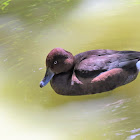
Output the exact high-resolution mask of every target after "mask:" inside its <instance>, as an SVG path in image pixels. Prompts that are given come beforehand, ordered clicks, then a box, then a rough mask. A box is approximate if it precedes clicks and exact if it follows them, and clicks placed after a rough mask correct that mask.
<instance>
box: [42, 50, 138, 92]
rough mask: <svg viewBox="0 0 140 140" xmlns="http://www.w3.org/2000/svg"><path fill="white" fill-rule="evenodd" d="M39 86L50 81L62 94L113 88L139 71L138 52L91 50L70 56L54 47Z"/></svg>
mask: <svg viewBox="0 0 140 140" xmlns="http://www.w3.org/2000/svg"><path fill="white" fill-rule="evenodd" d="M46 66H47V71H46V74H45V77H44V79H43V80H42V81H41V82H40V87H41V88H42V87H44V86H45V85H46V84H47V83H48V82H50V84H51V86H52V88H53V89H54V91H55V92H56V93H58V94H61V95H87V94H95V93H101V92H106V91H110V90H113V89H115V88H117V87H119V86H122V85H125V84H127V83H130V82H131V81H133V80H134V79H135V78H136V77H137V75H138V72H139V71H140V52H136V51H115V50H91V51H87V52H83V53H80V54H77V55H75V56H73V55H72V54H71V53H70V52H68V51H66V50H64V49H62V48H55V49H53V50H52V51H51V52H50V53H49V54H48V56H47V58H46Z"/></svg>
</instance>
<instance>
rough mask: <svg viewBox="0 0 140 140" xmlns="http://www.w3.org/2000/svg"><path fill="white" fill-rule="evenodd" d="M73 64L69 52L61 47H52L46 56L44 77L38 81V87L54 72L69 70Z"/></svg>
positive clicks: (72, 58) (45, 82) (43, 84)
mask: <svg viewBox="0 0 140 140" xmlns="http://www.w3.org/2000/svg"><path fill="white" fill-rule="evenodd" d="M73 65H74V57H73V55H72V54H71V53H70V52H67V51H66V50H64V49H62V48H55V49H53V50H52V51H51V52H50V53H49V54H48V56H47V58H46V67H47V71H46V74H45V77H44V78H43V80H42V81H41V82H40V87H41V88H42V87H44V86H45V85H46V84H47V83H48V82H49V81H50V80H51V79H52V78H53V76H54V75H55V74H59V73H63V72H67V71H69V70H70V69H71V68H72V67H73Z"/></svg>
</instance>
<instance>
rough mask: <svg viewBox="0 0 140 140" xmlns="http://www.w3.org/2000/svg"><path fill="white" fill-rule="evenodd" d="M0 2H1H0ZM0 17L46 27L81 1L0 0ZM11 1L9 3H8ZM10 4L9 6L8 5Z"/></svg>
mask: <svg viewBox="0 0 140 140" xmlns="http://www.w3.org/2000/svg"><path fill="white" fill-rule="evenodd" d="M0 1H1V0H0ZM2 1H3V2H1V3H2V4H1V5H2V6H0V10H1V12H0V15H2V14H3V13H5V14H8V15H15V16H18V18H19V19H22V20H23V21H25V22H28V23H30V24H34V25H41V26H42V25H46V24H47V25H48V24H50V23H52V22H55V20H57V19H59V18H60V17H62V16H64V15H65V13H66V12H67V11H69V10H70V9H71V8H72V7H73V6H74V5H76V4H77V3H79V1H81V0H76V1H75V0H2ZM10 1H11V3H10ZM9 3H10V4H9Z"/></svg>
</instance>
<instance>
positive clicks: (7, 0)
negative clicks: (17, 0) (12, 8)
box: [0, 0, 11, 11]
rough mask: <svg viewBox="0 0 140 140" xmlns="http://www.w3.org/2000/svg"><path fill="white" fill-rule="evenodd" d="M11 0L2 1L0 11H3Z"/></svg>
mask: <svg viewBox="0 0 140 140" xmlns="http://www.w3.org/2000/svg"><path fill="white" fill-rule="evenodd" d="M10 1H11V0H4V1H1V3H2V4H1V6H0V9H1V10H2V11H3V10H4V9H5V8H6V7H7V6H8V5H9V3H10Z"/></svg>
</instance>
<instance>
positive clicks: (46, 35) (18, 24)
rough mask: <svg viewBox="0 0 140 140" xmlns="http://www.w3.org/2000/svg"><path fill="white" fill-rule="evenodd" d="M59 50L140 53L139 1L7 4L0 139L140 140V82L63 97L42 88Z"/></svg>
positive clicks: (0, 60)
mask: <svg viewBox="0 0 140 140" xmlns="http://www.w3.org/2000/svg"><path fill="white" fill-rule="evenodd" d="M55 47H62V48H64V49H66V50H68V51H70V52H72V53H73V54H74V55H75V54H77V53H80V52H83V51H87V50H92V49H114V50H135V51H140V2H139V0H117V1H116V0H1V1H0V139H2V140H11V139H13V140H19V139H20V140H118V139H119V140H133V139H134V140H139V139H140V108H139V107H140V102H139V101H140V86H139V85H140V76H138V78H137V79H136V80H135V81H134V82H132V83H130V84H128V85H125V86H123V87H120V88H117V89H115V90H113V91H110V92H106V93H101V94H96V95H87V96H77V97H67V96H62V95H58V94H56V93H55V92H54V91H53V89H52V88H51V87H50V85H49V84H48V85H47V86H46V87H44V88H43V89H41V88H40V87H39V83H40V81H41V80H42V78H43V76H44V73H45V58H46V55H47V54H48V53H49V52H50V50H52V49H53V48H55Z"/></svg>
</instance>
